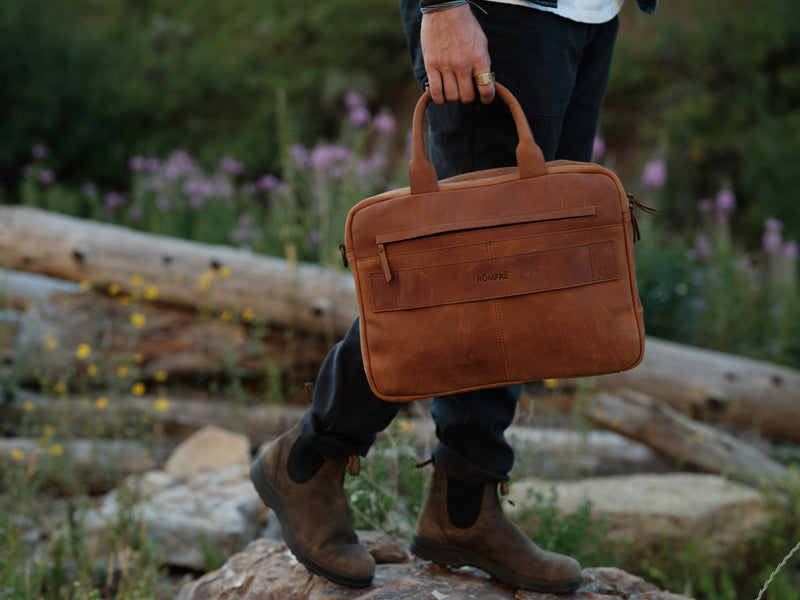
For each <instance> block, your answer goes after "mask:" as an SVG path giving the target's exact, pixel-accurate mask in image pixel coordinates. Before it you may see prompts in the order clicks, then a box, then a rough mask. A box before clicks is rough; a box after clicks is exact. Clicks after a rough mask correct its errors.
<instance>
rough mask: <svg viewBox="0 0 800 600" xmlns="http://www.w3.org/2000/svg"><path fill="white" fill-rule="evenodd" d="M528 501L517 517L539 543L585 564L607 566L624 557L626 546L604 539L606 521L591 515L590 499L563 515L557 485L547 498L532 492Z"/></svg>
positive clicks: (521, 526) (588, 565)
mask: <svg viewBox="0 0 800 600" xmlns="http://www.w3.org/2000/svg"><path fill="white" fill-rule="evenodd" d="M528 500H529V501H530V500H532V501H533V503H532V504H526V507H525V508H524V509H523V510H521V511H519V512H518V513H517V514H516V515H515V516H514V520H515V522H516V523H517V524H518V525H519V527H520V528H521V529H522V530H523V531H524V532H525V533H526V535H528V536H529V537H530V538H531V539H532V540H533V541H534V542H536V544H537V545H539V546H541V547H542V548H545V549H546V550H550V551H551V552H558V553H559V554H566V555H567V556H572V557H574V558H576V559H577V560H578V562H580V563H581V566H583V567H600V566H608V565H610V564H619V563H620V561H621V560H622V557H623V556H624V548H622V547H619V546H612V545H610V544H608V543H607V542H606V541H605V540H606V535H607V533H608V526H607V523H606V521H605V520H604V519H603V518H597V517H595V516H594V515H593V514H592V504H591V502H589V501H587V502H584V503H583V504H582V505H581V506H579V507H578V509H577V510H576V511H575V512H574V513H570V514H567V515H560V514H559V510H558V494H557V492H556V491H555V488H552V489H551V490H550V494H549V495H548V496H547V497H545V495H544V494H542V493H541V492H533V491H529V498H528Z"/></svg>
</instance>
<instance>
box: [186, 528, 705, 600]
mask: <svg viewBox="0 0 800 600" xmlns="http://www.w3.org/2000/svg"><path fill="white" fill-rule="evenodd" d="M583 579H584V583H583V585H582V586H581V588H580V590H578V591H577V592H576V593H575V594H574V595H572V596H570V597H571V598H578V599H583V600H691V599H689V598H687V597H686V596H680V595H677V594H671V593H669V592H664V591H661V590H659V589H658V588H657V587H656V586H654V585H652V584H649V583H647V582H646V581H644V580H643V579H641V578H639V577H635V576H633V575H630V574H628V573H626V572H624V571H621V570H619V569H611V568H604V569H584V571H583ZM234 598H236V599H238V598H252V599H256V598H258V599H260V600H261V599H263V600H272V599H275V600H277V599H281V600H323V599H324V600H330V599H337V600H408V599H410V598H414V599H415V600H416V599H426V600H427V599H429V600H478V599H480V600H523V599H524V600H557V599H560V598H564V596H554V595H552V594H537V593H533V592H527V591H521V590H515V589H512V588H510V587H508V586H505V585H500V584H497V583H494V582H493V581H492V580H490V579H489V578H487V577H485V576H484V575H482V574H481V573H480V572H479V571H475V570H472V569H458V570H450V569H445V568H443V567H438V566H436V565H432V564H431V563H428V562H426V561H421V560H419V559H414V560H409V561H408V562H405V563H403V564H379V565H378V566H377V568H376V573H375V580H374V582H373V586H372V587H370V588H366V589H360V590H359V589H350V588H346V587H342V586H339V585H336V584H334V583H330V582H328V581H326V580H325V579H322V578H320V577H317V576H315V575H312V574H311V573H309V571H308V570H306V568H305V567H304V566H303V565H301V564H300V563H298V562H297V560H296V559H295V558H294V556H292V554H291V553H290V552H289V551H288V549H287V548H286V545H285V544H283V543H282V542H276V541H271V540H266V539H259V540H256V541H254V542H252V543H251V544H249V545H248V546H247V548H246V549H245V550H244V551H242V552H239V553H238V554H235V555H234V556H232V557H231V558H230V559H229V560H228V561H227V562H226V563H225V565H223V566H222V567H221V568H220V569H218V570H216V571H213V572H211V573H207V574H205V575H204V576H203V577H201V578H200V579H198V580H196V581H193V582H192V583H189V584H187V585H186V586H184V587H183V588H182V589H181V591H180V592H179V594H178V596H177V600H201V599H202V600H212V599H213V600H233V599H234Z"/></svg>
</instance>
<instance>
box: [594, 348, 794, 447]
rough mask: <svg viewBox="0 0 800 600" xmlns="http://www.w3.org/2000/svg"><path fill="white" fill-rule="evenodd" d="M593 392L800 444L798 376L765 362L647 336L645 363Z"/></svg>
mask: <svg viewBox="0 0 800 600" xmlns="http://www.w3.org/2000/svg"><path fill="white" fill-rule="evenodd" d="M595 389H596V390H599V391H607V392H609V393H612V394H614V393H615V392H616V391H617V390H621V389H628V390H636V391H638V392H641V393H642V394H644V395H646V396H649V397H650V398H653V399H654V400H657V401H659V402H662V403H664V404H666V405H667V406H670V407H672V408H674V409H676V410H679V411H681V412H685V413H686V414H688V415H691V416H692V417H693V418H695V419H698V420H702V421H710V422H720V423H728V424H731V425H735V426H737V427H742V428H747V429H756V430H757V431H760V432H761V433H762V434H764V435H766V436H768V437H773V438H778V439H782V440H786V441H790V442H795V443H798V442H800V372H798V371H796V370H793V369H789V368H787V367H781V366H778V365H774V364H771V363H767V362H764V361H759V360H753V359H749V358H743V357H740V356H734V355H731V354H725V353H723V352H716V351H714V350H705V349H701V348H695V347H692V346H686V345H683V344H678V343H675V342H669V341H664V340H659V339H655V338H650V337H648V338H647V342H646V345H645V353H644V360H642V362H641V364H640V365H639V366H638V367H636V368H635V369H633V370H631V371H626V372H624V373H616V374H613V375H604V376H602V377H598V378H597V379H596V381H595Z"/></svg>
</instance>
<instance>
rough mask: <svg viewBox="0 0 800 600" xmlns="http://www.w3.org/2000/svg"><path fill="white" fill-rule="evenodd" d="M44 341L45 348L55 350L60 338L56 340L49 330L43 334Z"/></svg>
mask: <svg viewBox="0 0 800 600" xmlns="http://www.w3.org/2000/svg"><path fill="white" fill-rule="evenodd" d="M42 341H43V342H44V346H45V348H47V349H48V350H55V349H56V348H58V340H56V338H54V337H53V335H52V334H51V333H50V332H49V331H48V332H47V333H45V334H44V335H43V336H42Z"/></svg>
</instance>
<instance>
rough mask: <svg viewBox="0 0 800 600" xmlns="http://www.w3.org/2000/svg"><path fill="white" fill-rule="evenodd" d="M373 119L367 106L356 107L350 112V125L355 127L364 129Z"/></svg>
mask: <svg viewBox="0 0 800 600" xmlns="http://www.w3.org/2000/svg"><path fill="white" fill-rule="evenodd" d="M371 118H372V115H371V114H370V112H369V109H367V107H365V106H356V107H355V108H353V109H352V110H351V111H350V124H351V125H353V126H355V127H363V126H364V125H366V124H367V123H369V120H370V119H371Z"/></svg>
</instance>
